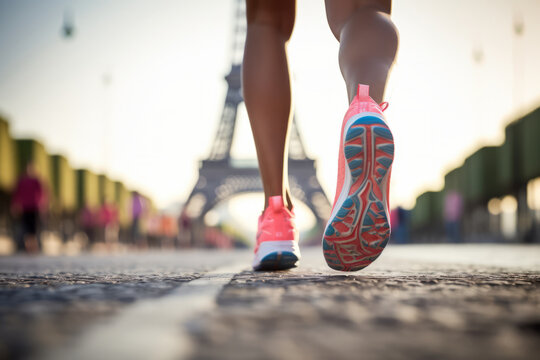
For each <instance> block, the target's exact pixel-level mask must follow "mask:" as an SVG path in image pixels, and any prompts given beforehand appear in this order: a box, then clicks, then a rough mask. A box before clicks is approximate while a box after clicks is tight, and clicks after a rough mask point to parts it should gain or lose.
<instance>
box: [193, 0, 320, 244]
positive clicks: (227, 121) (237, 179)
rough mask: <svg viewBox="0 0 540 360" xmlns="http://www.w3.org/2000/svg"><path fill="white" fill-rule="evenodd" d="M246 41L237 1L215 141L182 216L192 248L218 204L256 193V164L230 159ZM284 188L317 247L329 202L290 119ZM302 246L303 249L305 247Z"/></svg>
mask: <svg viewBox="0 0 540 360" xmlns="http://www.w3.org/2000/svg"><path fill="white" fill-rule="evenodd" d="M245 36H246V25H245V2H244V0H237V5H236V13H235V27H234V33H233V46H232V56H231V57H232V66H231V70H230V72H229V74H228V75H227V76H226V77H225V80H226V81H227V84H228V90H227V95H226V97H225V105H224V107H223V112H222V115H221V120H220V122H219V126H218V129H217V132H216V135H215V139H214V142H213V144H212V149H211V151H210V155H209V156H208V158H207V159H205V160H202V161H201V162H200V166H199V178H198V180H197V182H196V184H195V187H194V188H193V190H192V192H191V194H190V195H189V197H188V199H187V201H186V203H185V205H184V210H183V216H184V217H187V218H188V219H190V222H191V224H192V226H190V227H191V229H190V230H191V231H192V234H191V238H192V239H193V240H192V245H194V246H200V245H204V244H200V243H199V242H200V241H202V236H201V235H202V232H201V229H203V228H204V220H203V219H204V216H205V215H206V213H208V211H210V210H211V209H212V208H213V207H215V206H216V205H217V204H218V203H219V202H221V201H223V200H226V199H229V198H231V197H233V196H234V195H238V194H242V193H253V192H262V191H263V187H262V182H261V178H260V174H259V169H258V168H257V166H256V161H252V162H250V163H246V162H244V163H243V164H242V162H241V161H239V160H236V159H233V158H231V146H232V142H233V137H234V131H235V125H236V120H237V116H238V107H239V105H240V104H241V103H242V102H243V98H242V83H241V66H242V65H241V64H242V56H243V52H244V42H245ZM288 163H289V170H288V172H289V184H290V188H291V194H292V196H293V197H294V198H296V199H297V200H300V201H302V202H303V203H304V204H306V205H307V206H308V208H309V209H310V210H311V211H312V212H313V214H314V215H315V218H316V221H317V224H316V227H315V229H313V230H312V231H311V232H310V234H311V235H312V236H311V237H312V240H313V241H317V242H318V241H320V235H322V232H323V230H324V226H325V225H326V221H327V220H328V217H329V216H330V211H331V208H330V202H329V201H328V198H327V197H326V195H325V193H324V191H323V189H322V187H321V185H320V183H319V180H318V179H317V173H316V163H315V160H313V159H310V158H309V157H308V156H307V155H306V152H305V149H304V144H303V142H302V139H301V138H300V134H299V131H298V127H297V124H296V120H295V119H294V118H293V121H292V124H291V128H290V134H289V158H288ZM309 242H310V241H309V239H308V241H305V240H304V241H303V243H309Z"/></svg>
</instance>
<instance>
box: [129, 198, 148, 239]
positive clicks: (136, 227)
mask: <svg viewBox="0 0 540 360" xmlns="http://www.w3.org/2000/svg"><path fill="white" fill-rule="evenodd" d="M144 210H145V206H144V198H143V197H142V196H141V194H139V193H138V192H137V191H133V192H132V193H131V219H132V222H131V240H132V241H133V243H134V244H135V245H138V246H141V247H145V241H144V238H143V236H142V232H141V219H142V216H143V214H144Z"/></svg>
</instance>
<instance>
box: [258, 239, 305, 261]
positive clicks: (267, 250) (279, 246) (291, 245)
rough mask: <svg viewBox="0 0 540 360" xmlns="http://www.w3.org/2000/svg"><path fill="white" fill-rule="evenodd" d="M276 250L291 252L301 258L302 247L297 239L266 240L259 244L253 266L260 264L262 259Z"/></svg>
mask: <svg viewBox="0 0 540 360" xmlns="http://www.w3.org/2000/svg"><path fill="white" fill-rule="evenodd" d="M274 252H290V253H293V254H294V255H296V257H298V260H300V247H299V246H298V241H295V240H279V241H265V242H263V243H262V244H261V245H259V249H258V250H257V253H256V254H255V259H253V267H256V266H259V265H260V263H261V260H262V259H264V257H265V256H266V255H268V254H271V253H274Z"/></svg>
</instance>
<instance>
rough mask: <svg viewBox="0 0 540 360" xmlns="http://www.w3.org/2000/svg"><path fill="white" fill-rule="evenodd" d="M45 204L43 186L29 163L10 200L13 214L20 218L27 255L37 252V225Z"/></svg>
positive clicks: (45, 198)
mask: <svg viewBox="0 0 540 360" xmlns="http://www.w3.org/2000/svg"><path fill="white" fill-rule="evenodd" d="M46 203H47V197H46V193H45V190H44V187H43V184H42V183H41V180H40V179H39V178H38V176H37V175H36V171H35V168H34V165H33V164H32V163H29V164H28V165H27V166H26V172H25V173H24V174H23V175H22V176H21V177H20V178H19V180H18V181H17V185H16V186H15V190H14V192H13V198H12V209H13V212H14V213H15V215H20V216H21V221H22V229H23V241H24V248H25V250H26V251H27V252H29V253H37V252H38V251H39V242H38V236H37V235H38V225H39V220H40V213H41V212H42V211H44V210H45V208H46Z"/></svg>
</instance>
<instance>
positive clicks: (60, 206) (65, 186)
mask: <svg viewBox="0 0 540 360" xmlns="http://www.w3.org/2000/svg"><path fill="white" fill-rule="evenodd" d="M50 158H51V173H52V193H53V207H54V209H55V210H56V211H73V210H75V209H76V208H77V180H76V174H75V171H73V168H72V167H71V166H70V165H69V162H68V161H67V159H66V158H65V157H64V156H62V155H51V157H50Z"/></svg>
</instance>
